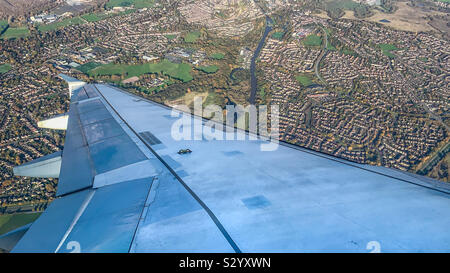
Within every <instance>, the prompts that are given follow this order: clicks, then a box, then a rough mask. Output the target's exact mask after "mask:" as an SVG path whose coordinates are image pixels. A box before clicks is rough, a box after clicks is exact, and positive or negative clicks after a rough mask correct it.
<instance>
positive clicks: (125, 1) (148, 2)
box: [106, 0, 154, 9]
mask: <svg viewBox="0 0 450 273" xmlns="http://www.w3.org/2000/svg"><path fill="white" fill-rule="evenodd" d="M153 4H154V0H109V1H108V3H106V8H113V7H131V6H134V7H135V8H137V9H141V8H150V7H152V6H153Z"/></svg>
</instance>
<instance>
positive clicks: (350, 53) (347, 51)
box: [341, 48, 356, 56]
mask: <svg viewBox="0 0 450 273" xmlns="http://www.w3.org/2000/svg"><path fill="white" fill-rule="evenodd" d="M341 52H342V53H344V54H345V55H353V56H356V52H355V51H353V50H351V49H348V48H344V49H342V50H341Z"/></svg>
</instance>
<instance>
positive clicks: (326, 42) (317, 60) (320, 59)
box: [314, 27, 328, 84]
mask: <svg viewBox="0 0 450 273" xmlns="http://www.w3.org/2000/svg"><path fill="white" fill-rule="evenodd" d="M321 29H322V31H323V33H324V34H325V44H324V47H323V49H322V52H320V54H319V57H317V59H316V62H315V63H314V71H315V73H316V77H317V78H318V79H319V80H320V81H321V82H323V83H325V84H326V82H325V81H324V80H323V78H322V77H321V76H320V74H319V64H320V61H322V59H323V56H325V54H326V53H327V48H328V34H327V32H326V31H325V29H324V28H323V27H321Z"/></svg>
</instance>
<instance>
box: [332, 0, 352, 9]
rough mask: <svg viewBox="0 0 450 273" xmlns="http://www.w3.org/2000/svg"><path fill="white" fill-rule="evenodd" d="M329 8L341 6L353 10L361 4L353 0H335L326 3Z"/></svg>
mask: <svg viewBox="0 0 450 273" xmlns="http://www.w3.org/2000/svg"><path fill="white" fill-rule="evenodd" d="M326 7H327V9H330V8H341V9H346V10H353V9H355V8H357V7H359V4H358V3H356V2H354V1H352V0H333V1H330V2H328V3H327V4H326Z"/></svg>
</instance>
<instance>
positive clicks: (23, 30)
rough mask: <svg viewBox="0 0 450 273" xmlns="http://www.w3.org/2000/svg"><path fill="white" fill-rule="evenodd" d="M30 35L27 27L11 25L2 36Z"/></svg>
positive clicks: (10, 37) (8, 37) (5, 37)
mask: <svg viewBox="0 0 450 273" xmlns="http://www.w3.org/2000/svg"><path fill="white" fill-rule="evenodd" d="M28 35H30V31H29V30H28V28H27V27H10V28H8V29H7V30H6V31H5V32H4V33H3V34H2V36H1V38H2V39H13V38H22V37H27V36H28Z"/></svg>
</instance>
